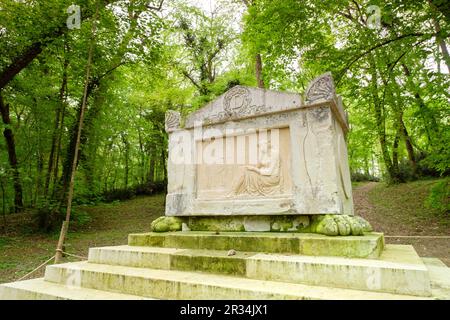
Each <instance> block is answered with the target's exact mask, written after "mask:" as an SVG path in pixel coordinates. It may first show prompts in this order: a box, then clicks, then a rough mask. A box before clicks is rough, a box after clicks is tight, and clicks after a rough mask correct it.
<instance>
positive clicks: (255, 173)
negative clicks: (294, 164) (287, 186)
mask: <svg viewBox="0 0 450 320" xmlns="http://www.w3.org/2000/svg"><path fill="white" fill-rule="evenodd" d="M265 143H266V145H262V146H260V152H259V157H258V163H257V164H256V165H254V166H253V165H248V166H245V167H244V168H243V170H241V174H240V176H239V178H238V180H237V182H236V183H235V185H234V186H233V190H232V193H231V194H229V197H230V196H238V197H239V196H271V195H278V194H282V193H283V189H282V188H283V183H282V179H283V174H282V172H281V167H280V154H279V152H278V150H276V149H275V148H271V146H270V145H269V144H268V142H265Z"/></svg>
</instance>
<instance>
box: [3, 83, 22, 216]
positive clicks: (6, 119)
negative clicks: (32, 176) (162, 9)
mask: <svg viewBox="0 0 450 320" xmlns="http://www.w3.org/2000/svg"><path fill="white" fill-rule="evenodd" d="M0 113H1V116H2V120H3V124H5V125H6V128H5V129H4V130H3V136H4V137H5V140H6V146H7V150H8V159H9V165H10V166H11V169H12V173H13V181H14V212H19V211H21V210H22V208H23V192H22V182H21V180H20V173H19V167H18V163H17V154H16V143H15V141H14V133H13V132H12V130H11V118H10V112H9V105H8V104H5V103H4V101H3V96H2V93H1V90H0Z"/></svg>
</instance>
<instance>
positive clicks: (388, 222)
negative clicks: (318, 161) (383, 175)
mask: <svg viewBox="0 0 450 320" xmlns="http://www.w3.org/2000/svg"><path fill="white" fill-rule="evenodd" d="M437 181H438V180H421V181H415V182H410V183H404V184H400V185H395V186H386V185H385V184H383V183H376V182H370V183H366V184H359V185H358V186H356V187H355V188H354V191H353V201H354V204H355V211H356V214H358V215H360V216H362V217H364V218H365V219H366V220H368V221H369V222H370V223H371V224H372V227H373V228H374V230H375V231H377V232H383V233H384V235H385V241H386V243H390V244H410V245H413V246H414V248H415V249H416V251H417V253H418V254H419V256H421V257H434V258H439V259H441V260H442V261H443V262H444V263H445V264H447V266H450V216H449V215H446V216H443V215H439V214H438V213H437V212H436V210H434V209H429V208H427V207H426V206H425V204H424V203H425V199H426V198H427V196H428V194H429V192H430V188H431V187H432V186H433V184H434V183H436V182H437ZM413 236H414V237H413Z"/></svg>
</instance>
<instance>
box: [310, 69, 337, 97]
mask: <svg viewBox="0 0 450 320" xmlns="http://www.w3.org/2000/svg"><path fill="white" fill-rule="evenodd" d="M335 96H336V90H335V87H334V81H333V77H332V75H331V73H330V72H328V73H325V74H323V75H321V76H319V77H317V78H315V79H314V80H313V81H312V82H311V83H310V85H309V87H308V90H306V103H307V104H312V103H315V102H318V101H319V100H325V101H328V100H332V99H333V98H334V97H335Z"/></svg>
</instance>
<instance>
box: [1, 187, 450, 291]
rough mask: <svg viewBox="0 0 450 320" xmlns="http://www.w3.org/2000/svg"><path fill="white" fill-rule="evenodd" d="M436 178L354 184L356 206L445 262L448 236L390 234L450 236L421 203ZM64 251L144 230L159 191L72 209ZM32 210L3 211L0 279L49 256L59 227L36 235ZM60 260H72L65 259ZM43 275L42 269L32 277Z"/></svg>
mask: <svg viewBox="0 0 450 320" xmlns="http://www.w3.org/2000/svg"><path fill="white" fill-rule="evenodd" d="M435 182H436V180H425V181H417V182H412V183H407V184H402V185H398V186H392V187H387V186H385V185H384V184H382V183H358V184H357V185H355V188H354V202H355V209H356V213H357V214H358V215H361V216H363V217H364V218H366V219H367V220H369V221H370V222H371V223H372V225H373V227H374V229H375V230H376V231H380V232H384V233H385V235H386V236H387V237H386V243H394V244H411V245H413V246H414V247H415V248H416V250H417V252H418V253H419V255H420V256H424V257H436V258H440V259H442V260H443V261H444V262H445V263H446V264H447V265H448V266H450V239H448V238H447V239H442V238H441V239H439V238H395V237H391V236H421V237H423V236H434V237H435V236H450V217H448V216H447V217H442V216H438V215H437V214H436V212H434V211H433V210H430V209H427V208H426V207H425V206H424V204H423V203H424V200H425V198H426V197H427V195H428V192H429V190H430V187H431V186H432V185H433V184H434V183H435ZM75 210H76V212H77V213H76V215H75V216H76V217H77V219H76V220H77V221H75V222H74V223H72V224H71V229H70V233H69V235H68V238H67V241H66V243H67V244H66V247H65V251H67V252H69V253H72V254H76V255H80V256H87V254H88V250H89V248H90V247H99V246H110V245H122V244H125V243H126V242H127V236H128V234H129V233H138V232H148V231H149V229H150V222H151V221H152V220H154V219H155V218H157V217H159V216H160V215H162V214H163V213H164V195H155V196H151V197H138V198H135V199H133V200H129V201H124V202H117V203H112V204H101V205H97V206H78V207H76V208H75ZM32 216H33V215H32V213H30V212H29V213H24V214H19V215H17V214H15V215H8V216H7V218H8V219H7V223H8V224H7V225H8V228H7V229H6V232H4V233H3V234H2V233H0V283H3V282H10V281H16V280H18V279H19V278H20V277H22V276H24V275H25V274H27V273H28V272H30V271H31V270H33V269H34V268H35V267H37V266H38V265H40V264H41V263H42V262H44V261H45V260H47V259H48V258H50V257H51V256H53V254H54V250H55V246H56V242H57V240H58V232H55V233H52V234H35V233H33V231H32V229H31V227H30V225H32ZM64 259H65V261H76V259H73V258H64ZM40 276H43V270H41V271H40V272H37V273H36V274H34V275H33V276H32V277H40Z"/></svg>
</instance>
